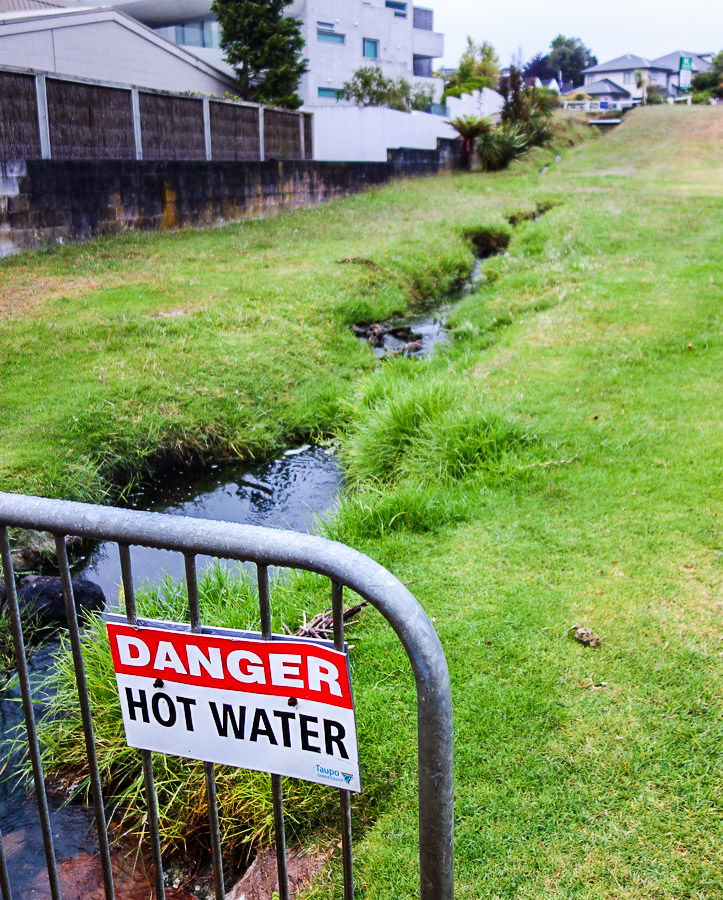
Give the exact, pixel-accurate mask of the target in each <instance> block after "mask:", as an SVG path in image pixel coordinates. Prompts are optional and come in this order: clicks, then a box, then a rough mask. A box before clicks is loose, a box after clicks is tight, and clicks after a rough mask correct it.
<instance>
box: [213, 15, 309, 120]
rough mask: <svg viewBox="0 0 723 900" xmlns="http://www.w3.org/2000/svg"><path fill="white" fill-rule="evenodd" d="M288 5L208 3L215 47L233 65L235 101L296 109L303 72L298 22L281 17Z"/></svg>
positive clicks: (306, 62) (303, 61)
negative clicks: (217, 40) (217, 34)
mask: <svg viewBox="0 0 723 900" xmlns="http://www.w3.org/2000/svg"><path fill="white" fill-rule="evenodd" d="M287 5H288V0H213V3H212V4H211V11H212V12H213V13H214V14H215V15H216V17H217V18H218V21H219V22H220V24H221V47H222V48H223V50H224V51H225V57H226V61H227V62H228V63H229V65H231V66H233V68H234V70H235V72H236V78H237V80H238V84H239V96H240V97H241V98H242V99H243V100H251V101H252V102H254V103H268V104H270V105H273V106H284V107H287V108H288V109H298V108H299V107H300V106H301V102H302V101H301V98H300V97H299V95H298V94H297V93H296V89H297V87H298V84H299V79H300V78H301V76H302V75H303V74H304V72H306V71H307V70H308V68H309V66H308V61H307V60H306V59H303V58H302V57H301V51H302V50H303V48H304V39H303V38H302V36H301V22H300V21H299V20H298V19H293V18H289V17H286V16H284V9H285V8H286V6H287Z"/></svg>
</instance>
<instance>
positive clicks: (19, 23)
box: [0, 0, 235, 90]
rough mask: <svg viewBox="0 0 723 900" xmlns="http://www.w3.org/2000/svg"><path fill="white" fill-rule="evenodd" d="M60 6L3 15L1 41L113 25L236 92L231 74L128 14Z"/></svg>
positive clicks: (0, 31)
mask: <svg viewBox="0 0 723 900" xmlns="http://www.w3.org/2000/svg"><path fill="white" fill-rule="evenodd" d="M1 2H18V0H0V3H1ZM20 2H27V0H20ZM52 2H53V3H55V0H52ZM60 2H62V0H60ZM59 6H60V4H58V5H57V6H55V5H54V6H51V5H50V3H48V4H47V6H38V7H37V8H31V9H21V10H17V11H13V12H2V11H0V37H3V38H5V37H9V36H15V35H22V34H26V33H27V34H31V33H33V32H37V31H42V30H48V29H53V28H56V27H59V28H64V27H70V26H75V25H79V26H85V25H91V26H92V25H95V24H97V23H99V22H108V21H112V22H115V23H116V24H117V25H119V26H121V27H122V28H125V29H127V30H128V31H130V32H133V33H135V34H136V35H137V36H138V37H139V38H141V39H143V40H145V41H147V42H148V43H149V44H153V45H155V47H156V48H157V49H158V50H160V51H162V52H165V53H168V54H170V55H171V56H174V57H176V58H177V59H179V60H180V61H182V62H183V63H185V64H186V65H189V66H191V67H192V69H194V70H196V71H198V72H199V73H201V74H202V75H204V76H208V77H211V78H213V79H215V80H216V81H217V82H219V87H221V86H223V87H228V88H229V89H233V88H234V87H235V85H234V81H233V80H232V79H231V78H229V75H228V73H227V72H224V71H223V70H221V69H220V68H218V66H215V65H214V64H213V63H210V62H207V61H206V60H205V59H202V58H201V57H200V56H199V55H198V54H195V53H192V52H191V51H190V50H188V49H187V48H185V47H181V46H178V45H177V44H174V43H172V42H171V41H168V40H166V38H164V37H162V36H161V35H160V34H157V33H156V32H155V31H153V30H152V29H150V28H148V27H147V26H146V25H143V24H142V23H141V22H138V21H137V20H136V19H134V18H132V17H131V16H129V15H127V14H126V13H124V12H121V11H120V10H118V9H113V8H112V7H107V6H106V7H102V6H97V7H92V6H78V5H74V6H72V7H70V8H68V7H64V8H59ZM65 62H66V63H67V62H69V60H67V59H66V60H65ZM26 65H27V63H23V67H25V66H26ZM29 67H30V68H33V66H32V65H30V66H29ZM53 71H54V72H57V74H60V75H68V76H70V77H72V76H74V75H79V74H80V73H77V72H75V71H66V70H65V69H61V68H57V69H54V70H53ZM80 77H82V75H80ZM91 80H98V81H108V80H111V81H117V82H118V83H121V81H120V79H117V78H116V79H107V78H100V79H96V78H92V79H91ZM122 83H123V84H125V83H133V84H135V83H136V82H135V81H130V82H129V80H128V79H125V78H124V79H123V81H122ZM142 86H145V87H151V88H156V89H160V90H175V89H174V88H167V87H161V88H158V86H157V85H153V84H145V85H142Z"/></svg>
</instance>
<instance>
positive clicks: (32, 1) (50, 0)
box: [0, 0, 70, 13]
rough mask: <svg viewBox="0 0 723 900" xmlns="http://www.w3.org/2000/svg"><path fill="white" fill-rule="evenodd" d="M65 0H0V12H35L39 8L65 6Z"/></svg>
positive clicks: (66, 3)
mask: <svg viewBox="0 0 723 900" xmlns="http://www.w3.org/2000/svg"><path fill="white" fill-rule="evenodd" d="M68 5H70V4H69V3H68V2H67V0H66V2H64V0H0V13H14V12H36V11H37V10H39V9H54V8H56V7H63V8H64V7H67V6H68Z"/></svg>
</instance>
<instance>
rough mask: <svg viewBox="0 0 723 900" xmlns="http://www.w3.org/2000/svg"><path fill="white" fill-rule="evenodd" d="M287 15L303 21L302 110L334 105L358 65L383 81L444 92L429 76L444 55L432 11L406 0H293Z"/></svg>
mask: <svg viewBox="0 0 723 900" xmlns="http://www.w3.org/2000/svg"><path fill="white" fill-rule="evenodd" d="M288 11H289V15H293V16H295V17H296V18H298V19H300V20H301V22H302V28H301V31H302V36H303V38H304V41H305V44H306V46H305V47H304V55H305V56H306V58H307V59H308V60H309V71H308V72H307V73H306V75H304V77H303V78H302V80H301V84H300V86H299V93H300V95H301V97H302V99H303V101H304V105H305V106H322V107H323V106H329V105H334V106H335V105H337V103H338V102H343V101H339V100H338V97H339V93H340V91H341V89H342V87H343V86H344V83H345V82H347V81H349V80H351V78H352V76H353V74H354V72H356V71H357V69H359V68H361V67H362V66H379V68H380V69H381V70H382V72H383V73H384V75H385V76H386V77H387V78H405V79H406V80H407V81H409V82H410V83H411V84H420V85H422V86H424V87H433V88H434V89H435V99H438V97H439V96H440V95H441V93H442V89H443V84H442V81H441V79H435V78H433V76H432V67H433V60H434V59H435V58H437V57H440V56H442V54H443V53H444V37H443V35H441V34H438V33H436V32H435V31H434V30H433V23H434V19H433V17H434V13H433V11H432V10H431V9H427V8H423V7H417V6H413V5H412V4H411V3H408V2H405V0H295V2H293V3H291V4H290V5H289V7H288Z"/></svg>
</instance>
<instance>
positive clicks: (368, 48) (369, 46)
mask: <svg viewBox="0 0 723 900" xmlns="http://www.w3.org/2000/svg"><path fill="white" fill-rule="evenodd" d="M362 56H366V58H367V59H378V57H379V41H375V40H373V39H372V38H364V40H363V41H362Z"/></svg>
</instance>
